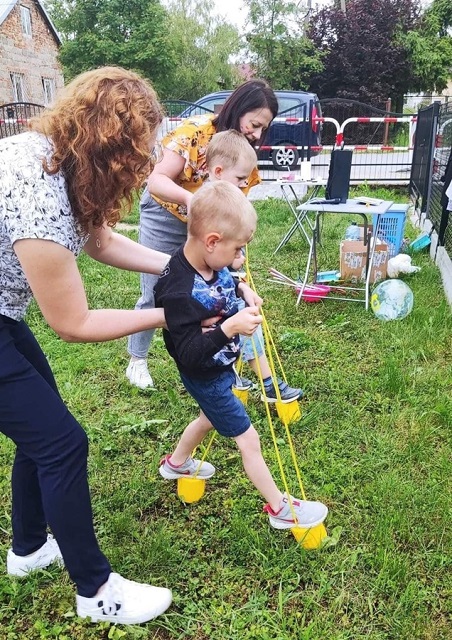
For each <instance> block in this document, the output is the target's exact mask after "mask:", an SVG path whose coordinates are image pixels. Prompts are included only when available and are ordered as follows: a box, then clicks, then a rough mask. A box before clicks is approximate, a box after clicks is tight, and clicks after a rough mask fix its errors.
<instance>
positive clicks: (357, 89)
mask: <svg viewBox="0 0 452 640" xmlns="http://www.w3.org/2000/svg"><path fill="white" fill-rule="evenodd" d="M418 13H419V0H372V2H369V1H368V0H348V1H347V11H346V13H344V12H343V11H341V10H340V9H337V8H328V9H323V10H322V11H320V12H319V13H318V14H317V15H315V16H313V17H312V18H311V20H310V28H309V35H310V37H311V38H312V40H313V42H314V43H315V46H316V47H317V48H318V49H319V50H320V51H321V52H322V53H324V56H325V57H324V70H323V71H322V72H321V73H319V74H316V75H315V76H313V77H312V80H311V88H312V89H313V90H314V91H316V92H317V93H318V94H319V96H320V97H321V98H332V97H340V98H350V99H354V100H360V101H362V102H369V103H372V104H373V105H375V106H377V107H380V108H384V107H385V104H386V100H387V98H389V97H390V98H391V99H392V104H393V105H394V107H393V108H394V110H397V111H402V107H403V95H404V94H405V93H407V91H408V90H409V89H410V88H411V86H412V84H413V69H412V64H411V60H410V55H409V51H408V49H407V47H406V44H405V41H404V39H403V37H402V34H406V33H408V32H411V31H414V30H416V29H417V28H418V26H419V21H418Z"/></svg>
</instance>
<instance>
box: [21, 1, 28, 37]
mask: <svg viewBox="0 0 452 640" xmlns="http://www.w3.org/2000/svg"><path fill="white" fill-rule="evenodd" d="M20 19H21V20H22V33H23V34H24V35H26V36H30V38H31V12H30V9H29V8H28V7H24V6H23V5H20Z"/></svg>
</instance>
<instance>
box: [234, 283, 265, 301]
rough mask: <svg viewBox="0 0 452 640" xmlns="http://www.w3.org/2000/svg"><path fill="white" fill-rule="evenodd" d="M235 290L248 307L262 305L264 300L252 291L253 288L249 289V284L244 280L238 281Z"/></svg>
mask: <svg viewBox="0 0 452 640" xmlns="http://www.w3.org/2000/svg"><path fill="white" fill-rule="evenodd" d="M237 291H238V293H239V294H240V297H241V298H243V300H245V302H246V304H247V305H248V306H249V307H261V306H262V304H263V302H264V301H263V300H262V298H261V297H260V296H259V295H258V294H257V293H256V292H255V291H253V289H251V287H250V286H249V285H247V284H246V282H240V284H239V286H238V287H237Z"/></svg>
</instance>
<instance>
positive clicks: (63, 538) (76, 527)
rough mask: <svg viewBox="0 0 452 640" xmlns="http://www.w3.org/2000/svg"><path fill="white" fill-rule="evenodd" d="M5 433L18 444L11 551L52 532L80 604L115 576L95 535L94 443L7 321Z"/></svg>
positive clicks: (1, 403) (30, 546) (2, 342)
mask: <svg viewBox="0 0 452 640" xmlns="http://www.w3.org/2000/svg"><path fill="white" fill-rule="evenodd" d="M0 431H2V432H3V433H4V434H5V435H6V436H7V437H8V438H11V440H13V441H14V443H15V444H16V447H17V450H16V456H15V459H14V465H13V471H12V530H13V544H12V548H13V551H14V553H16V554H17V555H21V556H25V555H28V554H30V553H33V552H34V551H36V550H37V549H39V547H40V546H42V545H43V544H44V543H45V541H46V539H47V533H46V528H47V525H49V526H50V528H51V529H52V532H53V534H54V536H55V538H56V540H57V542H58V544H59V546H60V549H61V553H62V555H63V558H64V562H65V565H66V568H67V570H68V572H69V575H70V576H71V578H72V580H73V581H74V582H75V584H76V585H77V591H78V593H79V594H80V595H81V596H85V597H88V598H89V597H92V596H94V595H95V593H96V592H97V590H98V588H99V587H100V586H101V585H102V584H103V583H104V582H106V580H107V579H108V576H109V574H110V572H111V567H110V564H109V562H108V560H107V559H106V558H105V556H104V555H103V553H102V552H101V551H100V549H99V545H98V543H97V540H96V536H95V533H94V528H93V516H92V510H91V499H90V495H89V488H88V479H87V456H88V439H87V436H86V433H85V431H84V430H83V429H82V427H81V426H80V425H79V423H78V422H77V420H76V419H75V418H74V417H73V416H72V415H71V414H70V413H69V411H68V409H67V407H66V405H65V404H64V402H63V400H62V399H61V397H60V394H59V392H58V389H57V387H56V383H55V379H54V377H53V374H52V371H51V369H50V367H49V364H48V362H47V359H46V357H45V355H44V353H43V352H42V349H41V348H40V346H39V345H38V343H37V341H36V339H35V337H34V336H33V334H32V333H31V331H30V329H29V328H28V326H27V325H26V324H25V322H23V321H19V322H16V321H14V320H11V319H10V318H7V317H6V316H2V315H0Z"/></svg>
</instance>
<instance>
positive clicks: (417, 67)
mask: <svg viewBox="0 0 452 640" xmlns="http://www.w3.org/2000/svg"><path fill="white" fill-rule="evenodd" d="M451 27H452V2H451V0H433V2H432V4H431V5H430V6H429V7H428V8H427V9H426V11H425V13H424V15H423V16H422V21H421V24H420V28H419V30H417V31H411V32H408V33H404V34H401V40H402V41H403V42H404V43H405V46H406V48H407V50H408V52H409V56H410V59H411V63H412V69H413V83H412V86H411V87H410V90H411V91H417V92H423V91H436V92H441V91H443V89H445V88H446V86H447V83H448V81H449V80H450V79H451V77H452V37H451V35H450V29H451Z"/></svg>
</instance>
